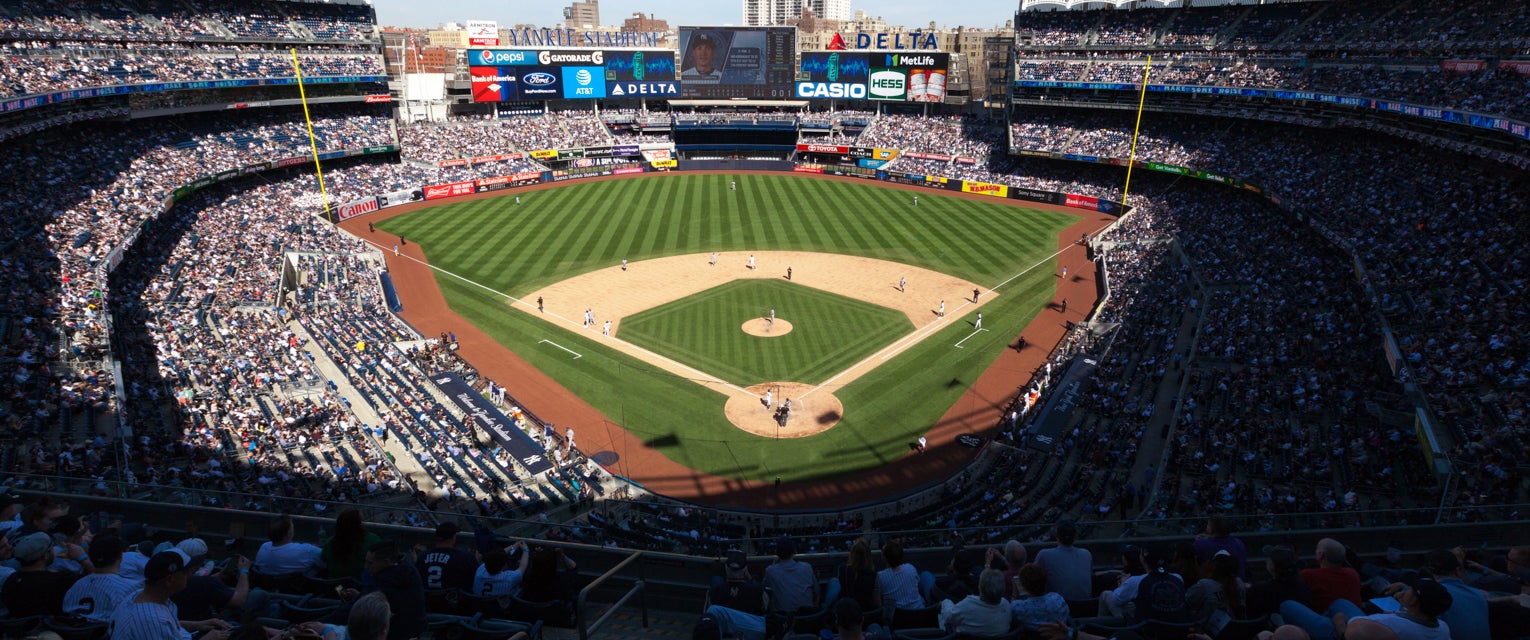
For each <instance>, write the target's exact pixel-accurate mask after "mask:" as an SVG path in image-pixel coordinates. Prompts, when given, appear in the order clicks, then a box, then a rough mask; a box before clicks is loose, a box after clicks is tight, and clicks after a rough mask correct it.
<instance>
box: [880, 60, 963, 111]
mask: <svg viewBox="0 0 1530 640" xmlns="http://www.w3.org/2000/svg"><path fill="white" fill-rule="evenodd" d="M867 56H868V57H869V59H870V63H871V69H870V73H871V79H870V81H869V82H868V86H867V93H868V94H870V97H871V99H872V100H906V101H909V102H945V100H946V73H947V69H948V68H949V67H950V63H951V56H950V54H946V53H902V52H898V53H869V54H867Z"/></svg>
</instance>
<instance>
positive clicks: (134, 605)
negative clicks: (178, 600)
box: [110, 594, 191, 640]
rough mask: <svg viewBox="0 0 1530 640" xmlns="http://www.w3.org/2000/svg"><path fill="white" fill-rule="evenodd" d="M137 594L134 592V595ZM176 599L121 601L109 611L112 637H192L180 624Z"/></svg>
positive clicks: (114, 639)
mask: <svg viewBox="0 0 1530 640" xmlns="http://www.w3.org/2000/svg"><path fill="white" fill-rule="evenodd" d="M136 597H137V595H136V594H135V595H134V598H136ZM178 617H179V616H178V615H177V613H176V610H175V603H174V602H168V603H165V604H159V603H157V602H133V601H132V600H129V601H126V602H123V603H122V604H120V605H118V606H117V612H116V613H114V614H112V629H111V634H110V635H111V638H112V640H191V633H190V632H188V631H186V630H185V629H182V628H181V621H180V620H179V619H178Z"/></svg>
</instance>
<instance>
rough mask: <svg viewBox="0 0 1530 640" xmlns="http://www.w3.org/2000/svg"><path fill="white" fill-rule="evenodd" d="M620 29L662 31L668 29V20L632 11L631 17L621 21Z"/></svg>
mask: <svg viewBox="0 0 1530 640" xmlns="http://www.w3.org/2000/svg"><path fill="white" fill-rule="evenodd" d="M622 31H646V32H653V33H664V32H666V31H669V21H668V20H660V19H658V18H655V17H653V16H650V15H644V14H642V13H634V14H632V17H631V18H627V19H626V20H623V21H622Z"/></svg>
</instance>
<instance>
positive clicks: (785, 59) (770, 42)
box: [680, 27, 797, 100]
mask: <svg viewBox="0 0 1530 640" xmlns="http://www.w3.org/2000/svg"><path fill="white" fill-rule="evenodd" d="M796 58H797V29H796V28H795V27H680V97H682V98H701V99H717V100H727V99H732V98H751V99H767V100H770V99H774V100H779V99H789V98H791V97H792V93H793V91H792V83H793V81H795V80H796V75H797V69H796V66H797V60H796Z"/></svg>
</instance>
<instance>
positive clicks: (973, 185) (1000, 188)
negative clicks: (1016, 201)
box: [962, 180, 1009, 198]
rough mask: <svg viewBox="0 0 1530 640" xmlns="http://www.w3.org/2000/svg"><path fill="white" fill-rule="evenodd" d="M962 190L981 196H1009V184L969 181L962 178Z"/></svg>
mask: <svg viewBox="0 0 1530 640" xmlns="http://www.w3.org/2000/svg"><path fill="white" fill-rule="evenodd" d="M962 192H963V193H976V194H978V195H983V196H993V197H995V198H1008V197H1009V185H1003V184H989V183H987V182H969V181H966V180H963V181H962Z"/></svg>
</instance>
